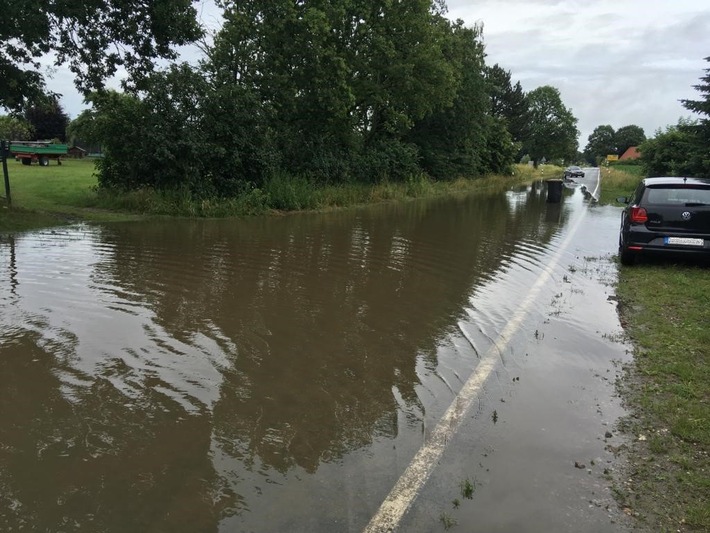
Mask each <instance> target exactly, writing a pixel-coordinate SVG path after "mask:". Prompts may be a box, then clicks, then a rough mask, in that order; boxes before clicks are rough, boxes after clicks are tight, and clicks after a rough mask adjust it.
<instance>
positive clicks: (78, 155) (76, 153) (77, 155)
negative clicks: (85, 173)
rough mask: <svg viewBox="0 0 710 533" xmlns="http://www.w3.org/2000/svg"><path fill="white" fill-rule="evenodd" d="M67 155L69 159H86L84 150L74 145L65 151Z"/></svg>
mask: <svg viewBox="0 0 710 533" xmlns="http://www.w3.org/2000/svg"><path fill="white" fill-rule="evenodd" d="M67 153H68V154H69V157H73V158H74V159H83V158H84V157H86V150H84V149H83V148H82V147H81V146H77V145H74V146H72V147H71V148H69V150H67Z"/></svg>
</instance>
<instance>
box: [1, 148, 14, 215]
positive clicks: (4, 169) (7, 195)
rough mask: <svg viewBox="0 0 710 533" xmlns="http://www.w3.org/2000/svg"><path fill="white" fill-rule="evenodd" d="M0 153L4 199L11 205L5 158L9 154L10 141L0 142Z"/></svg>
mask: <svg viewBox="0 0 710 533" xmlns="http://www.w3.org/2000/svg"><path fill="white" fill-rule="evenodd" d="M0 153H1V154H2V173H3V175H4V176H5V199H6V200H7V205H8V206H12V196H11V195H10V176H9V175H8V173H7V158H8V156H9V155H10V141H1V142H0Z"/></svg>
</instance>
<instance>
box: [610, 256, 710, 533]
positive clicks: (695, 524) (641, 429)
mask: <svg viewBox="0 0 710 533" xmlns="http://www.w3.org/2000/svg"><path fill="white" fill-rule="evenodd" d="M617 294H618V297H619V307H620V316H621V318H622V323H623V324H624V327H625V329H626V331H627V333H628V334H629V336H630V337H631V339H632V341H633V343H634V346H635V356H634V364H633V365H632V366H631V367H630V368H629V369H627V374H626V377H625V379H624V380H623V382H622V383H621V384H620V388H621V392H622V396H623V397H624V399H625V401H626V403H627V405H628V406H629V407H630V412H631V413H632V414H631V416H629V417H628V418H626V419H625V420H624V421H623V423H622V426H621V427H622V429H623V430H624V431H625V432H627V433H628V435H629V436H631V437H632V438H631V439H630V441H631V444H630V447H629V449H628V450H626V453H625V456H626V458H627V459H628V468H627V471H626V472H625V473H624V479H623V480H622V481H620V482H619V483H618V485H617V487H616V488H615V491H616V493H617V496H618V498H619V500H620V502H621V504H622V505H623V506H625V507H626V508H627V509H628V511H629V512H633V514H634V515H635V516H637V517H639V519H640V520H641V521H642V522H644V523H645V524H646V525H647V526H648V528H649V530H651V531H686V530H687V531H695V530H698V531H710V457H709V453H710V360H709V357H710V329H709V328H708V324H710V307H709V306H708V302H710V271H708V268H707V266H702V265H693V264H668V263H650V262H645V263H643V264H639V265H637V266H634V267H622V268H621V269H620V272H619V284H618V288H617Z"/></svg>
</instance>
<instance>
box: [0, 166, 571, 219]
mask: <svg viewBox="0 0 710 533" xmlns="http://www.w3.org/2000/svg"><path fill="white" fill-rule="evenodd" d="M8 167H9V174H10V182H11V192H12V201H13V207H12V209H7V208H5V207H3V208H0V231H20V230H23V229H33V228H39V227H46V226H51V225H56V224H61V223H64V222H66V221H75V220H84V221H89V222H111V221H121V220H136V219H143V218H146V217H149V216H179V217H235V216H237V217H238V216H249V215H255V214H265V213H268V212H270V211H271V212H283V211H298V210H329V209H337V208H342V207H349V206H354V205H364V204H372V203H379V202H386V201H401V200H407V199H412V198H425V197H434V196H443V195H451V194H466V193H469V192H472V191H476V190H495V189H503V190H504V189H505V188H507V187H510V186H512V185H514V184H516V183H525V182H531V181H534V180H535V179H541V178H543V177H545V176H550V175H554V174H555V173H561V171H562V170H561V169H559V168H557V167H553V166H551V165H546V166H545V167H544V169H543V167H541V168H540V169H533V168H531V167H528V166H523V165H518V166H516V168H515V174H514V175H513V176H489V177H486V178H480V179H457V180H452V181H444V182H435V181H431V180H429V179H428V178H426V176H424V175H420V176H418V177H415V178H413V179H411V180H408V181H406V182H403V183H389V182H383V183H379V184H374V185H371V184H341V185H334V186H327V187H323V186H319V185H317V184H313V183H311V182H309V181H308V180H306V179H303V178H298V177H288V176H274V177H272V178H271V179H268V180H266V183H265V184H264V185H263V187H262V188H261V189H253V190H250V191H249V192H248V193H246V194H245V195H243V196H240V197H236V198H207V199H201V198H200V199H195V198H192V197H191V195H190V194H189V192H187V191H156V190H152V189H140V190H136V191H129V192H117V191H97V178H96V176H95V175H94V162H93V161H92V160H89V159H83V160H82V159H67V160H65V161H64V163H63V164H62V165H57V164H56V162H52V163H51V164H50V165H49V166H47V167H40V166H39V165H36V164H35V165H30V166H26V165H22V164H21V163H20V162H17V161H9V162H8Z"/></svg>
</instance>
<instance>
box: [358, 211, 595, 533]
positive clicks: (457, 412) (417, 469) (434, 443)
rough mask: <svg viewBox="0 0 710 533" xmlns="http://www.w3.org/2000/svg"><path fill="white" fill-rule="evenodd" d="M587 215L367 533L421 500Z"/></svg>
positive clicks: (393, 522) (386, 527)
mask: <svg viewBox="0 0 710 533" xmlns="http://www.w3.org/2000/svg"><path fill="white" fill-rule="evenodd" d="M586 212H587V210H586V209H583V210H582V213H581V214H580V215H579V216H578V217H577V220H575V222H574V225H573V226H572V227H571V228H570V231H569V233H568V234H567V237H566V238H565V240H564V241H563V242H562V244H561V245H560V246H559V247H558V248H557V251H556V252H555V254H554V255H553V256H552V257H551V259H550V262H549V263H548V264H547V265H545V266H543V268H542V272H541V273H540V275H539V276H538V278H537V280H536V281H535V283H534V284H533V286H532V287H531V288H530V291H529V292H528V294H527V295H526V296H525V299H524V300H523V301H522V302H521V303H520V305H519V306H518V309H517V310H516V311H515V314H514V315H513V316H512V318H511V319H510V320H509V321H508V323H507V324H506V325H505V327H504V328H503V331H501V333H500V334H499V335H498V337H497V338H496V340H495V341H494V342H493V345H492V346H491V347H490V348H489V349H488V350H487V351H486V353H485V355H484V356H483V358H482V359H481V362H480V363H479V364H478V366H477V367H476V369H475V370H474V371H473V373H472V374H471V376H470V377H469V378H468V380H467V381H466V383H464V386H463V387H462V388H461V391H460V392H459V393H458V395H457V396H456V398H454V401H453V402H452V403H451V405H450V406H449V408H448V409H447V410H446V413H444V416H443V417H442V418H441V420H440V421H439V423H438V424H437V425H436V427H435V428H434V431H433V432H432V433H431V435H430V437H429V439H428V440H427V442H425V443H424V444H423V445H422V447H421V448H419V451H418V452H417V453H416V455H415V456H414V458H413V459H412V461H411V463H409V466H408V467H407V469H406V470H405V471H404V473H403V474H402V476H401V477H400V478H399V480H398V481H397V483H396V484H395V486H394V487H393V488H392V490H391V491H390V493H389V495H388V496H387V498H385V500H384V501H383V502H382V505H381V506H380V509H379V510H378V511H377V513H376V514H375V515H374V516H373V517H372V519H371V520H370V523H369V524H368V525H367V527H366V528H365V530H364V531H365V533H384V532H390V531H395V529H396V527H397V526H398V525H399V523H400V521H401V520H402V517H403V516H404V514H405V513H406V512H407V509H409V507H410V505H411V504H412V502H413V501H414V499H415V498H416V497H417V494H419V491H420V490H421V489H422V487H423V486H424V483H426V480H427V479H429V476H430V475H431V473H432V472H433V471H434V467H435V466H436V464H437V462H438V461H439V460H440V459H441V456H442V455H443V453H444V450H445V448H446V445H447V444H448V442H449V441H450V440H451V438H452V437H453V436H454V434H455V433H456V431H458V429H459V427H460V426H461V423H462V422H463V419H464V417H465V416H466V413H467V412H468V411H469V409H470V407H471V405H472V404H473V402H474V400H475V399H476V397H477V395H478V392H479V390H480V389H481V387H482V386H483V384H484V383H485V382H486V380H487V379H488V377H489V376H490V375H491V373H492V372H493V370H494V369H495V367H496V365H497V363H498V357H499V354H502V353H503V351H504V350H505V349H506V347H507V346H508V343H509V342H510V340H511V339H512V337H513V335H514V334H515V333H516V331H517V330H518V328H519V327H520V324H521V323H522V322H523V320H524V319H525V317H526V316H527V314H528V311H529V310H530V306H531V305H532V303H533V302H534V301H535V299H536V298H537V297H538V295H539V293H540V291H541V290H542V287H543V286H544V285H545V283H547V281H548V280H549V279H550V278H551V277H552V275H553V273H554V269H555V267H556V266H557V264H558V263H559V261H560V259H561V257H562V254H563V252H564V251H565V250H566V249H567V247H568V246H569V244H570V242H571V241H572V238H573V237H574V234H575V233H577V229H578V228H579V226H580V224H581V223H582V219H583V218H584V215H585V214H586Z"/></svg>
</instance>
